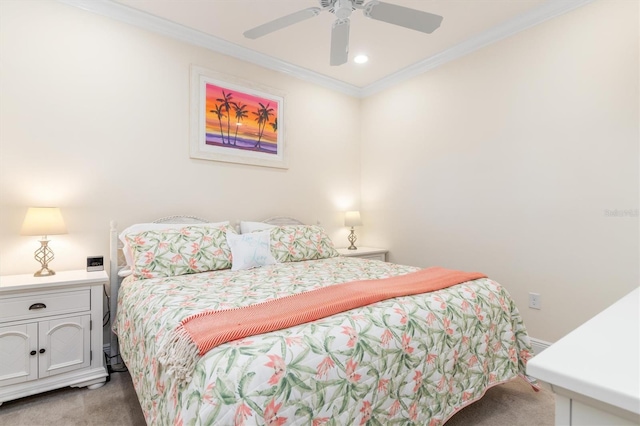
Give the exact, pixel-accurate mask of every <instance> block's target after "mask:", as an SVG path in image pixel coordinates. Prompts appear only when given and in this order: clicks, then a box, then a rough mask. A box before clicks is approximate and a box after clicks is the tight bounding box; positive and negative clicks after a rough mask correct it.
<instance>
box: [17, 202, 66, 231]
mask: <svg viewBox="0 0 640 426" xmlns="http://www.w3.org/2000/svg"><path fill="white" fill-rule="evenodd" d="M66 233H67V227H66V226H65V224H64V220H63V219H62V213H60V209H59V208H57V207H29V209H28V210H27V214H26V216H25V217H24V222H23V223H22V230H21V231H20V235H45V236H46V235H59V234H66Z"/></svg>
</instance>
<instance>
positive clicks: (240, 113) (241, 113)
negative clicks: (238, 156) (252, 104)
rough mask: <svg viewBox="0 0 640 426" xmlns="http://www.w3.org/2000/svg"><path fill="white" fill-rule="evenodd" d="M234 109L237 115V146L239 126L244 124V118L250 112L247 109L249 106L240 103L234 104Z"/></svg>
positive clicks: (234, 143)
mask: <svg viewBox="0 0 640 426" xmlns="http://www.w3.org/2000/svg"><path fill="white" fill-rule="evenodd" d="M233 110H234V111H235V115H236V134H235V136H234V138H233V145H234V146H236V142H238V127H240V126H241V125H242V120H243V119H245V118H247V117H248V116H249V112H248V111H247V106H246V105H242V104H240V103H236V104H235V105H234V106H233Z"/></svg>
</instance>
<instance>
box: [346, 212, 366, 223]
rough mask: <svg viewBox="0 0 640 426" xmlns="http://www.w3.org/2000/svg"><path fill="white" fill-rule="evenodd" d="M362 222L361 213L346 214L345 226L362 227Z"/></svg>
mask: <svg viewBox="0 0 640 426" xmlns="http://www.w3.org/2000/svg"><path fill="white" fill-rule="evenodd" d="M360 225H362V220H361V219H360V212H359V211H351V212H346V213H345V214H344V226H360Z"/></svg>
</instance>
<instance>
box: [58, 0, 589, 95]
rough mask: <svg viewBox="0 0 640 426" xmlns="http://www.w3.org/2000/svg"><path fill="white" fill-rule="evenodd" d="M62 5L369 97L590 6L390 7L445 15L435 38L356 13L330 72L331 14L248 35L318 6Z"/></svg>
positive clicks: (242, 0)
mask: <svg viewBox="0 0 640 426" xmlns="http://www.w3.org/2000/svg"><path fill="white" fill-rule="evenodd" d="M61 1H63V2H65V3H69V4H73V5H75V6H78V7H82V8H84V9H89V10H92V11H94V12H97V13H102V14H105V15H109V16H111V17H115V18H117V19H121V20H123V21H127V22H130V23H134V24H138V25H140V26H143V27H145V26H146V27H147V28H150V29H153V30H156V31H159V32H163V31H164V32H165V33H167V34H168V35H173V36H176V33H177V32H179V33H180V35H179V36H177V38H182V39H190V38H191V39H197V40H200V42H199V43H198V42H196V44H201V45H207V47H210V48H212V49H213V50H219V51H221V52H222V53H226V54H231V55H232V56H237V57H240V58H242V59H245V60H250V61H253V62H255V63H258V64H260V65H264V66H267V67H269V68H275V69H280V70H283V69H284V70H285V71H286V72H289V73H290V74H298V75H299V76H301V77H302V78H305V76H304V75H305V74H307V79H308V80H309V79H311V80H325V82H327V84H329V85H331V84H333V85H334V86H338V87H340V86H341V87H342V88H346V89H347V90H345V91H346V92H352V93H351V94H356V95H357V94H360V95H362V94H363V93H359V92H363V91H364V92H366V91H369V92H371V91H372V90H373V89H375V87H376V85H383V84H384V83H385V82H387V81H391V80H393V79H394V78H397V77H398V76H402V75H406V76H410V75H409V74H412V73H413V74H415V73H417V72H419V71H420V70H421V69H428V68H431V67H433V66H436V65H437V64H439V63H442V62H445V61H446V60H450V59H454V58H455V57H459V56H461V55H462V54H466V53H468V52H470V51H473V50H475V49H477V48H479V47H482V46H484V45H486V44H488V43H491V42H493V41H495V40H498V39H501V38H504V37H506V36H509V35H511V34H513V33H516V32H518V31H520V30H522V29H525V28H527V27H530V26H532V25H535V24H537V23H539V22H542V21H544V20H546V19H549V18H552V17H554V16H557V15H558V14H560V13H564V12H566V11H568V10H571V9H573V8H575V7H578V6H580V5H582V4H584V3H586V2H588V1H590V0H385V1H386V2H388V3H394V4H397V5H402V6H405V7H410V8H413V9H419V10H423V11H425V12H429V13H434V14H437V15H441V16H443V17H444V20H443V22H442V25H441V26H440V28H439V29H437V30H436V31H435V32H433V33H432V34H424V33H421V32H418V31H413V30H410V29H406V28H402V27H398V26H395V25H391V24H388V23H384V22H380V21H374V20H372V19H368V18H366V17H365V16H364V15H363V14H362V11H361V10H355V11H354V12H353V14H352V15H351V32H350V50H349V62H347V63H346V64H344V65H341V66H337V67H332V66H330V65H329V42H330V33H331V24H332V23H333V21H334V20H335V16H334V15H333V14H331V13H329V12H328V11H323V12H322V13H321V14H320V15H319V16H316V17H314V18H311V19H309V20H306V21H303V22H300V23H297V24H294V25H292V26H290V27H287V28H284V29H282V30H279V31H276V32H274V33H271V34H268V35H266V36H264V37H262V38H259V39H256V40H250V39H247V38H245V37H244V36H243V35H242V33H243V32H244V31H245V30H248V29H250V28H253V27H255V26H258V25H260V24H263V23H265V22H267V21H270V20H273V19H276V18H278V17H280V16H283V15H286V14H289V13H293V12H296V11H299V10H302V9H305V8H308V7H314V6H319V1H318V0H188V1H185V0H101V1H99V2H98V1H95V0H61ZM365 3H366V2H365ZM140 12H142V13H140ZM145 20H146V22H145ZM175 24H178V25H175ZM163 25H164V26H165V27H166V28H165V29H164V30H163V29H162V28H161V27H162V26H163ZM194 30H195V31H194ZM203 38H205V39H207V40H208V41H202V40H203ZM216 46H219V48H217V47H216ZM359 53H366V54H367V55H368V56H369V58H370V59H369V62H368V63H366V64H356V63H354V62H353V58H354V57H355V55H356V54H359ZM447 58H448V59H447Z"/></svg>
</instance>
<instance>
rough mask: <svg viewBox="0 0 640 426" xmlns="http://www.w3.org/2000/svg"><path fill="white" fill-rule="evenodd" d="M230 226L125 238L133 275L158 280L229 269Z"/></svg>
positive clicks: (140, 234) (192, 227) (185, 227)
mask: <svg viewBox="0 0 640 426" xmlns="http://www.w3.org/2000/svg"><path fill="white" fill-rule="evenodd" d="M227 232H230V233H235V230H234V229H233V227H231V226H229V225H220V226H206V225H190V226H189V225H187V226H184V227H182V228H176V229H163V230H149V231H144V232H140V233H138V234H129V235H127V236H126V239H127V242H128V243H129V245H130V246H131V249H132V252H133V266H132V269H133V275H134V276H135V277H136V278H158V277H171V276H176V275H184V274H194V273H198V272H206V271H216V270H219V269H228V268H230V267H231V250H230V248H229V245H228V244H227Z"/></svg>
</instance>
